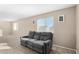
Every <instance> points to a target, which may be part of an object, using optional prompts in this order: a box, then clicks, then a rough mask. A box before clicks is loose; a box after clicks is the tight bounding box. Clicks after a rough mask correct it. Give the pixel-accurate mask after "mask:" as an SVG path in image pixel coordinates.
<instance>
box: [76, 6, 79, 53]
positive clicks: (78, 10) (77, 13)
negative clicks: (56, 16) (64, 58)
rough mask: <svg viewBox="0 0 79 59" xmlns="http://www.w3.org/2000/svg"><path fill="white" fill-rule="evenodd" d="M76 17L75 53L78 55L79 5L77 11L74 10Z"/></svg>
mask: <svg viewBox="0 0 79 59" xmlns="http://www.w3.org/2000/svg"><path fill="white" fill-rule="evenodd" d="M76 10H77V11H76V15H77V21H76V23H77V24H76V25H77V26H76V35H77V36H76V37H77V40H76V49H77V53H79V5H77V9H76Z"/></svg>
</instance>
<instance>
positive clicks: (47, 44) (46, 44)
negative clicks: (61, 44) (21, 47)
mask: <svg viewBox="0 0 79 59" xmlns="http://www.w3.org/2000/svg"><path fill="white" fill-rule="evenodd" d="M50 46H51V40H46V41H44V53H45V54H46V53H50V49H51V47H50Z"/></svg>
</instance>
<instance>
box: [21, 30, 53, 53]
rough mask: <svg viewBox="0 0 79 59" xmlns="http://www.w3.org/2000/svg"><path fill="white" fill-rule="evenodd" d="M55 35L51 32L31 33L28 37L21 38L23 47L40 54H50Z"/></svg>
mask: <svg viewBox="0 0 79 59" xmlns="http://www.w3.org/2000/svg"><path fill="white" fill-rule="evenodd" d="M52 38H53V34H52V33H51V32H34V31H30V32H29V35H28V36H23V37H20V41H21V45H22V46H25V47H29V48H31V49H33V50H35V51H37V52H39V53H42V54H47V53H50V51H51V48H52V42H53V41H52Z"/></svg>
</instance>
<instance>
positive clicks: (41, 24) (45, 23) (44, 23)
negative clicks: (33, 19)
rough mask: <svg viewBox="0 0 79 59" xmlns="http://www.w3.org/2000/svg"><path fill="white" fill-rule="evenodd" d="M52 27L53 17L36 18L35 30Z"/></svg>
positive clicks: (45, 29)
mask: <svg viewBox="0 0 79 59" xmlns="http://www.w3.org/2000/svg"><path fill="white" fill-rule="evenodd" d="M53 27H54V19H53V18H52V17H48V18H42V19H38V20H37V31H40V32H45V31H49V30H50V28H53Z"/></svg>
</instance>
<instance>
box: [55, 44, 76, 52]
mask: <svg viewBox="0 0 79 59" xmlns="http://www.w3.org/2000/svg"><path fill="white" fill-rule="evenodd" d="M53 46H54V47H58V48H62V49H66V50H71V51H75V52H76V49H72V48H68V47H64V46H60V45H56V44H54V45H53Z"/></svg>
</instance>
